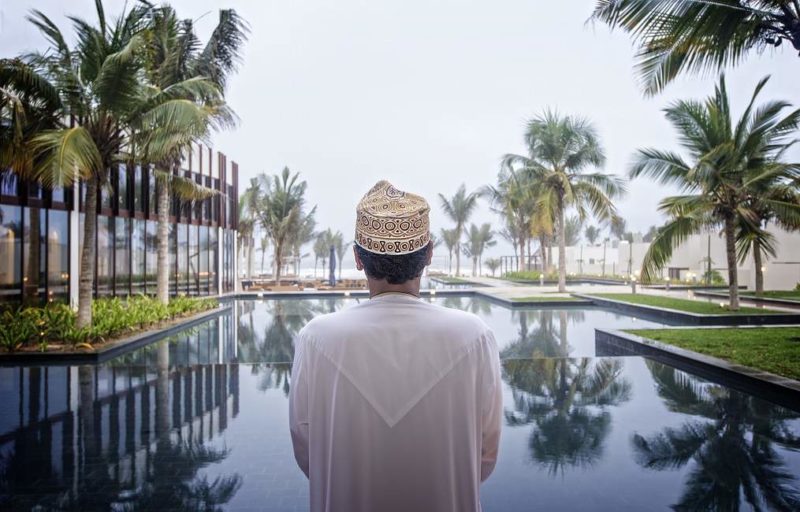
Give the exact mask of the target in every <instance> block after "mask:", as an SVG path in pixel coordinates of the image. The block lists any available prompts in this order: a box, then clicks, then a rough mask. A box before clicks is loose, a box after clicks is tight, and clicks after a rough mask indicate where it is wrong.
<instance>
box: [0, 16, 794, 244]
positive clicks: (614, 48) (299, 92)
mask: <svg viewBox="0 0 800 512" xmlns="http://www.w3.org/2000/svg"><path fill="white" fill-rule="evenodd" d="M122 3H123V2H122V1H119V0H113V1H112V0H107V2H106V12H107V13H108V14H115V13H118V12H119V9H120V8H121V6H122ZM171 3H172V4H173V5H174V6H175V7H176V9H177V10H178V13H179V14H180V15H181V16H183V17H192V18H199V17H202V16H204V15H205V16H204V17H202V18H201V20H200V21H199V22H198V23H199V27H200V30H201V31H203V35H204V36H205V35H207V33H208V31H210V30H211V28H212V27H213V25H214V24H215V22H216V17H217V10H218V9H219V8H228V7H233V8H235V9H236V10H237V11H238V12H239V13H240V14H241V15H242V16H243V17H244V18H246V19H247V20H248V22H249V23H250V26H251V34H250V40H249V42H248V43H247V46H246V48H245V57H244V62H243V65H242V66H241V69H240V71H239V73H238V74H237V75H236V76H235V77H233V79H232V80H231V82H230V87H229V90H228V98H229V101H230V103H231V105H232V106H233V108H234V109H235V110H236V112H237V113H238V114H239V117H240V118H241V124H240V126H239V127H238V129H236V130H234V131H231V132H229V133H223V134H220V135H218V136H216V138H215V140H216V147H217V149H219V150H221V151H223V152H224V153H226V154H227V155H228V156H229V158H231V159H233V160H235V161H237V162H238V163H239V165H240V167H239V168H240V175H239V177H240V188H241V189H244V188H245V187H246V186H247V183H248V180H249V178H250V177H252V176H255V175H256V174H258V173H261V172H266V173H276V172H278V171H280V170H281V169H282V168H283V166H289V168H290V169H291V170H292V171H299V172H300V173H301V176H302V177H303V178H304V179H306V180H307V181H308V184H309V189H308V191H309V194H308V199H309V202H310V203H311V204H316V205H317V211H318V215H317V219H318V224H319V227H321V228H325V227H332V228H333V229H340V230H342V231H343V232H344V233H345V234H350V233H351V232H352V230H353V221H354V218H355V213H354V206H355V204H356V202H357V201H358V199H359V198H360V196H361V195H362V194H363V193H364V192H365V191H366V190H367V189H368V188H369V187H370V186H371V185H372V184H373V183H374V182H375V181H377V180H379V179H382V178H385V179H389V180H390V181H392V182H393V183H394V184H395V185H396V186H397V187H399V188H401V189H405V190H409V191H413V192H417V193H420V194H422V195H424V196H425V197H427V198H428V200H429V201H430V202H431V204H432V206H433V212H432V223H433V227H434V230H435V231H436V232H438V230H439V228H441V227H449V226H448V224H449V222H448V221H447V220H446V219H445V217H444V215H443V214H442V212H441V209H440V208H439V201H438V198H437V193H439V192H442V193H444V194H445V195H450V194H452V193H453V192H455V190H456V188H457V187H458V185H459V184H461V183H465V184H466V185H467V188H468V189H470V190H473V189H476V188H478V187H480V186H482V185H485V184H488V183H493V182H494V181H495V179H496V175H497V171H498V167H499V161H500V158H501V156H502V155H503V154H504V153H508V152H524V150H525V148H524V145H523V144H522V133H523V130H524V126H525V123H526V120H527V119H529V118H531V117H532V116H534V115H536V114H537V113H539V112H541V111H542V110H543V109H545V108H547V107H550V108H554V109H558V110H559V111H560V112H562V113H564V114H578V115H582V116H585V117H587V118H589V119H590V120H591V121H592V122H593V123H594V125H595V127H596V128H597V130H598V132H599V133H600V136H601V139H602V142H603V145H604V147H605V149H606V153H607V156H608V162H607V165H606V166H605V170H606V171H607V172H610V173H617V174H620V175H623V174H625V173H626V171H627V166H628V164H629V162H630V159H631V156H632V154H633V152H634V151H635V149H636V148H639V147H645V146H655V147H659V148H665V149H674V148H676V141H675V140H676V138H675V134H674V132H673V131H672V130H671V128H670V126H669V125H668V124H667V123H666V121H665V120H664V118H663V114H662V112H661V110H662V109H663V108H664V107H665V106H666V105H668V104H669V103H670V102H671V101H672V100H674V99H676V98H691V97H696V98H701V97H705V96H707V95H708V94H709V93H710V92H711V91H712V89H713V86H714V81H715V77H714V76H708V77H690V78H685V79H681V80H679V81H678V82H676V83H674V84H672V85H670V86H669V87H668V88H667V90H666V91H665V92H664V93H662V94H661V95H659V96H656V97H653V98H645V97H643V95H642V93H641V88H640V87H639V85H638V83H637V79H636V76H635V75H634V72H633V64H634V60H633V53H634V48H633V45H632V43H631V40H630V38H629V36H628V35H627V34H625V33H623V32H619V31H617V32H613V33H612V32H610V31H609V29H608V28H607V27H606V26H605V25H602V24H597V25H593V24H587V23H586V20H587V18H588V17H589V15H590V13H591V11H592V8H593V5H594V3H595V2H594V1H591V0H565V1H542V0H501V1H487V0H485V1H465V0H459V1H456V0H425V1H421V0H403V1H385V0H382V1H377V2H376V1H366V0H364V1H355V0H338V1H336V2H330V1H321V0H314V1H308V0H306V1H286V0H281V1H274V0H269V1H258V2H256V1H225V2H222V3H220V2H214V1H211V0H191V1H190V0H175V1H173V2H171ZM0 6H2V7H0V9H1V10H2V15H1V16H2V27H0V30H1V31H0V56H3V57H5V56H9V55H13V54H16V53H18V52H20V51H23V50H30V49H34V48H43V47H44V41H43V39H42V38H41V36H40V35H39V34H38V33H37V31H36V30H35V29H34V27H33V26H31V25H30V24H29V23H27V22H25V20H24V16H25V14H26V12H27V11H28V10H29V9H31V8H38V9H41V10H43V11H44V12H45V13H46V14H48V15H50V16H51V17H52V18H53V19H54V20H56V21H57V22H58V23H59V24H64V25H62V26H66V25H65V24H66V20H65V18H64V15H65V14H76V15H79V16H82V17H85V18H86V19H88V20H90V21H91V22H93V23H94V21H95V18H94V2H92V1H91V0H80V1H75V0H72V1H59V0H42V1H38V0H28V1H25V0H0ZM784 46H788V45H784ZM766 74H771V75H772V80H771V81H770V83H769V85H768V86H767V88H766V90H765V92H764V94H763V98H765V99H766V98H780V99H786V100H789V101H791V102H793V103H800V94H798V91H800V87H798V84H800V59H798V57H797V55H796V53H795V52H793V51H791V50H790V49H789V48H784V49H783V50H779V51H770V52H767V53H765V54H762V55H758V54H753V55H751V56H750V58H749V59H748V60H747V61H746V62H745V63H744V64H743V65H741V66H739V67H738V68H737V69H735V70H731V71H730V72H729V73H728V77H729V88H730V92H731V95H732V99H733V104H734V108H735V109H736V112H737V113H738V112H740V111H741V108H742V105H743V104H744V103H745V102H746V101H747V100H748V99H749V95H750V93H751V91H752V88H753V87H754V86H755V84H756V82H757V81H758V79H759V78H761V77H762V76H764V75H766ZM794 156H795V157H798V156H800V155H799V154H798V152H795V153H794ZM669 193H671V191H670V190H668V189H665V188H664V187H661V186H658V185H655V184H653V183H651V182H648V181H647V180H643V179H640V180H637V181H635V182H633V183H631V184H630V185H629V193H628V195H627V197H626V198H625V199H624V200H622V201H620V202H619V203H618V207H619V210H620V213H621V214H622V216H623V217H624V218H625V219H626V220H627V221H628V226H629V228H632V229H633V230H641V231H645V230H646V229H647V227H648V226H649V225H651V224H657V223H661V222H662V219H661V218H660V216H659V214H658V212H657V211H656V205H657V203H658V200H659V199H661V198H662V197H664V196H665V195H667V194H669ZM473 220H474V221H475V222H477V223H480V222H487V221H491V222H493V223H494V225H495V226H496V227H498V228H499V227H500V223H499V219H498V218H497V217H496V216H495V215H493V214H491V213H490V212H489V210H488V208H487V207H486V206H485V205H484V206H482V207H481V210H480V211H479V212H478V213H477V214H476V215H475V217H474V219H473ZM492 253H493V254H510V248H509V246H508V245H506V244H503V245H501V246H499V247H498V248H495V249H494V250H493V251H492Z"/></svg>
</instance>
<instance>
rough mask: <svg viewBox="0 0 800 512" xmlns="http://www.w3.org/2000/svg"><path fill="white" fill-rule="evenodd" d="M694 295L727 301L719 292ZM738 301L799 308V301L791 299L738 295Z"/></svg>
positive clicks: (723, 294) (696, 293)
mask: <svg viewBox="0 0 800 512" xmlns="http://www.w3.org/2000/svg"><path fill="white" fill-rule="evenodd" d="M694 294H695V295H697V296H700V297H713V298H718V299H725V300H728V298H729V295H728V294H727V293H719V292H705V291H698V292H694ZM739 300H740V301H741V300H745V301H748V302H761V303H764V304H773V305H775V306H794V307H800V300H792V299H780V298H777V297H756V296H755V295H741V294H740V295H739Z"/></svg>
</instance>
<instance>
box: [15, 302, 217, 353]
mask: <svg viewBox="0 0 800 512" xmlns="http://www.w3.org/2000/svg"><path fill="white" fill-rule="evenodd" d="M218 304H219V303H218V301H217V299H214V298H203V299H198V298H190V297H176V298H174V299H172V301H170V303H169V305H164V304H161V302H159V301H158V300H157V299H155V298H153V297H148V296H145V295H138V296H134V297H130V298H128V299H127V300H121V299H119V298H113V299H98V300H95V301H94V302H93V303H92V314H93V316H94V324H93V325H92V327H91V328H81V329H79V328H77V327H76V325H75V323H76V318H77V315H76V314H75V312H74V311H72V309H70V307H69V306H67V305H66V304H48V305H47V306H44V307H19V308H17V309H13V308H6V309H4V310H2V311H0V321H1V322H0V323H2V325H3V329H0V347H2V348H4V349H6V350H7V351H9V352H13V351H15V350H19V349H21V348H23V347H28V346H34V345H38V346H39V348H40V350H42V351H44V350H46V349H47V347H48V345H49V344H50V343H59V344H68V345H72V346H73V347H76V346H79V345H82V344H91V343H93V342H97V341H104V340H107V339H110V338H117V337H120V336H123V335H125V334H127V333H131V332H134V331H139V330H142V329H147V328H149V327H152V326H153V325H155V324H158V323H159V322H164V321H168V320H171V319H175V318H179V317H183V316H188V315H192V314H195V313H199V312H201V311H205V310H209V309H213V308H215V307H216V306H217V305H218Z"/></svg>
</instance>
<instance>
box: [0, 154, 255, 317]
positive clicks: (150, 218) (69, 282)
mask: <svg viewBox="0 0 800 512" xmlns="http://www.w3.org/2000/svg"><path fill="white" fill-rule="evenodd" d="M181 167H182V168H181V170H180V171H178V172H180V173H181V175H182V176H184V177H186V178H189V179H192V180H194V181H195V182H196V183H198V184H200V185H203V186H205V187H208V188H212V189H214V190H216V191H217V192H218V193H217V194H216V195H214V196H213V197H210V198H208V199H206V200H203V201H196V202H184V201H179V200H177V199H176V198H173V200H172V204H171V211H170V226H169V262H170V263H169V264H170V269H169V271H170V293H171V294H172V295H176V294H186V295H216V294H220V293H227V292H232V291H233V290H234V286H235V279H236V256H235V251H236V229H237V222H238V218H237V214H238V209H237V202H238V197H239V190H238V175H239V171H238V166H237V164H236V163H235V162H233V161H228V158H227V157H226V156H225V155H224V154H222V153H220V152H215V151H213V150H212V149H211V148H209V147H206V146H203V145H200V144H197V145H193V146H192V148H191V151H190V152H189V153H188V154H187V155H186V156H185V158H184V160H183V165H182V166H181ZM108 178H109V179H108V180H107V183H106V184H105V185H104V186H101V187H100V190H99V193H98V201H97V211H96V214H97V232H96V251H95V278H94V283H95V290H94V293H95V296H96V297H106V296H117V297H120V296H121V297H125V296H128V295H131V294H137V293H144V294H151V295H152V294H155V291H156V269H157V262H156V257H157V256H156V255H157V238H156V232H157V226H158V216H157V211H156V199H157V197H158V196H157V189H158V187H159V184H158V183H157V180H156V178H155V174H154V172H153V170H152V168H150V167H149V166H145V165H139V164H136V165H126V164H124V163H120V164H118V165H116V166H114V167H113V168H112V169H110V170H109V176H108ZM85 189H86V185H85V184H80V185H78V184H76V185H75V186H73V187H70V188H67V189H65V188H55V189H53V190H48V189H44V188H42V187H41V186H39V185H38V184H37V183H33V182H28V181H23V180H20V179H19V178H18V177H17V176H16V175H15V174H13V173H12V172H10V171H8V170H6V171H0V302H21V301H25V302H35V301H41V302H44V301H69V302H70V303H71V304H72V305H77V298H78V274H79V269H80V248H81V246H82V243H83V229H82V228H83V219H84V217H85V215H86V212H85V209H84V205H83V198H84V196H85Z"/></svg>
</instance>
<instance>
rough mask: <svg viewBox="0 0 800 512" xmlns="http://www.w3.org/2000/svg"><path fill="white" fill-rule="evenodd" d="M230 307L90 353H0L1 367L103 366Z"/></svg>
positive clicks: (123, 340) (224, 306) (199, 315)
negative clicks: (101, 364) (104, 363)
mask: <svg viewBox="0 0 800 512" xmlns="http://www.w3.org/2000/svg"><path fill="white" fill-rule="evenodd" d="M231 307H232V306H230V305H226V304H223V305H221V306H220V307H217V308H214V309H211V310H209V311H203V312H202V313H198V314H196V315H192V316H189V317H186V318H183V319H181V321H179V322H177V323H175V324H172V325H168V326H165V327H162V328H159V329H151V330H147V331H144V332H139V333H136V334H133V335H131V336H127V337H125V338H120V339H117V340H114V341H112V342H110V343H108V344H107V345H105V346H103V347H101V348H99V349H98V350H95V351H93V352H74V351H70V352H3V353H0V367H3V366H19V365H27V366H30V365H38V364H42V365H47V366H71V365H80V364H96V363H103V362H105V361H108V360H109V359H113V358H114V357H117V356H119V355H122V354H125V353H128V352H130V351H132V350H135V349H137V348H140V347H143V346H145V345H149V344H150V343H152V342H154V341H156V340H157V339H159V338H162V337H166V336H170V335H172V334H175V333H177V332H179V331H182V330H184V329H187V328H190V327H193V326H195V325H197V324H200V323H202V322H204V321H206V320H208V319H210V318H213V317H215V316H218V315H220V314H222V313H225V312H226V311H229V310H230V309H231Z"/></svg>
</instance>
